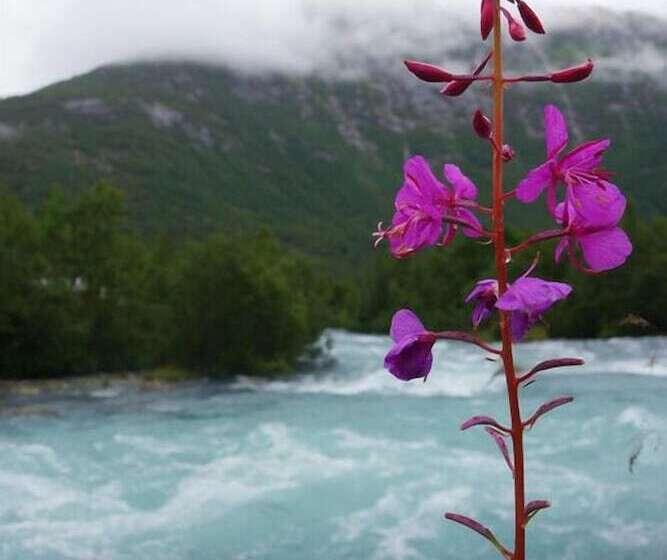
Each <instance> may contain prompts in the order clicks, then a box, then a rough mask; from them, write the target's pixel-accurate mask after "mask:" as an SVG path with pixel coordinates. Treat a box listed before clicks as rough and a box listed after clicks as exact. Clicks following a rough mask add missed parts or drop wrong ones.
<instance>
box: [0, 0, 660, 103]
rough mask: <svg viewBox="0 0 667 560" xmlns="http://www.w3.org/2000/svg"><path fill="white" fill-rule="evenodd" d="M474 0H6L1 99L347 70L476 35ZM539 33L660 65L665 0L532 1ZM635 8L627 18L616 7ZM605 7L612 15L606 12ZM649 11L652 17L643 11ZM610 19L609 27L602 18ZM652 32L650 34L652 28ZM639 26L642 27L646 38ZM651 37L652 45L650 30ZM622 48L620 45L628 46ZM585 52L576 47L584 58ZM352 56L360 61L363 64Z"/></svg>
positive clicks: (615, 58) (619, 60)
mask: <svg viewBox="0 0 667 560" xmlns="http://www.w3.org/2000/svg"><path fill="white" fill-rule="evenodd" d="M477 4H478V2H477V0H473V1H471V0H411V1H408V0H397V1H392V2H387V1H385V0H365V1H364V2H358V1H353V0H327V1H326V2H321V1H316V0H244V1H239V0H197V1H193V2H177V1H174V0H171V1H164V0H163V1H158V0H143V1H142V2H136V1H132V0H117V1H115V2H103V1H101V0H54V1H52V2H48V3H45V2H41V1H38V0H7V1H6V2H3V5H2V11H3V13H2V17H1V18H0V63H1V64H2V66H3V69H4V72H3V74H4V80H3V81H2V84H1V85H0V95H10V94H16V93H26V92H29V91H32V90H34V89H37V88H39V87H42V86H44V85H47V84H49V83H52V82H54V81H57V80H61V79H64V78H68V77H71V76H73V75H76V74H80V73H82V72H85V71H88V70H90V69H92V68H94V67H97V66H100V65H103V64H108V63H112V62H119V61H133V60H145V59H169V58H171V59H174V58H176V59H188V60H196V61H206V62H210V63H215V64H222V65H227V66H232V67H235V68H242V69H245V70H246V71H249V72H266V71H267V70H271V71H278V72H289V73H300V74H303V73H312V72H318V73H335V74H336V75H341V74H342V75H345V74H355V73H358V72H360V71H363V69H364V68H365V65H366V61H367V60H369V59H371V60H381V59H386V58H387V57H388V55H396V56H402V55H405V54H406V53H414V54H415V55H417V54H419V55H428V54H433V55H435V54H438V53H439V54H440V55H442V52H443V50H446V49H447V47H456V46H458V45H460V42H461V39H462V38H464V37H465V36H466V35H470V34H471V33H473V35H471V37H473V38H474V37H475V35H474V28H475V27H476V16H477ZM532 5H533V6H534V8H535V9H536V10H537V11H539V12H540V14H541V15H542V16H543V19H544V23H545V26H546V27H547V29H548V30H555V29H563V28H567V27H569V26H572V25H577V26H578V25H581V24H582V23H585V25H586V27H587V28H588V29H595V28H596V27H599V26H606V27H607V29H608V30H609V32H610V33H613V29H614V27H616V28H619V29H620V30H621V31H623V35H624V37H625V38H627V37H628V36H629V34H628V33H627V29H623V28H625V27H627V26H628V25H636V26H639V27H641V28H643V29H644V31H643V33H642V41H643V42H642V44H640V45H632V48H630V49H625V48H624V49H622V52H619V53H614V52H608V53H606V58H607V59H608V61H609V67H613V66H614V65H616V66H618V65H619V64H620V65H626V66H627V65H628V64H629V65H633V64H637V65H639V64H641V66H642V68H643V69H649V70H651V71H657V72H659V71H661V70H663V69H664V60H665V57H664V56H663V55H662V54H661V53H662V52H664V50H662V49H664V47H665V43H666V42H667V39H666V37H665V35H666V34H665V32H664V22H662V21H659V20H657V19H656V17H655V16H658V17H667V3H665V2H663V1H662V0H651V1H644V2H642V3H641V4H638V3H637V2H633V1H630V0H597V1H589V2H574V1H573V0H567V1H564V2H562V1H558V2H556V1H555V0H548V1H547V0H534V1H533V2H532ZM629 9H632V10H639V12H637V14H643V15H637V14H636V15H634V16H629V15H627V14H625V13H624V10H629ZM612 10H613V11H612ZM648 14H650V15H648ZM610 22H611V24H610ZM651 28H654V32H653V34H651V33H650V30H651ZM646 29H648V30H649V33H647V31H646ZM652 35H653V36H654V39H655V40H654V41H651V40H648V41H647V36H648V37H651V36H652ZM625 46H627V45H625ZM582 56H585V53H582ZM360 62H361V63H362V64H360Z"/></svg>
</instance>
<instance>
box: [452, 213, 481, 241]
mask: <svg viewBox="0 0 667 560" xmlns="http://www.w3.org/2000/svg"><path fill="white" fill-rule="evenodd" d="M456 215H457V217H458V218H460V219H462V220H465V221H466V222H467V223H469V224H470V225H471V226H472V227H465V226H462V231H463V235H465V236H466V237H472V238H473V239H475V238H477V237H480V236H481V235H482V224H481V223H480V221H479V220H478V219H477V216H475V214H473V213H472V212H471V211H470V210H468V209H466V208H457V209H456Z"/></svg>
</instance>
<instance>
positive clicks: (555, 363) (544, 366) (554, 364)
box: [520, 358, 584, 383]
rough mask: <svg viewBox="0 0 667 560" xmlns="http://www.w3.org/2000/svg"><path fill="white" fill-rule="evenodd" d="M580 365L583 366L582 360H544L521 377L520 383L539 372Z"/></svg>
mask: <svg viewBox="0 0 667 560" xmlns="http://www.w3.org/2000/svg"><path fill="white" fill-rule="evenodd" d="M582 365H584V360H582V359H581V358H556V359H555V360H546V361H544V362H540V363H539V364H537V365H536V366H535V367H534V368H533V369H531V370H530V371H529V372H528V373H526V374H525V375H523V376H522V377H521V379H520V381H521V383H525V382H526V381H528V380H529V379H531V378H533V377H534V376H535V375H537V374H538V373H539V372H541V371H545V370H548V369H554V368H559V367H572V366H582Z"/></svg>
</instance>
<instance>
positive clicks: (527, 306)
mask: <svg viewBox="0 0 667 560" xmlns="http://www.w3.org/2000/svg"><path fill="white" fill-rule="evenodd" d="M571 292H572V286H570V285H568V284H564V283H562V282H548V281H547V280H542V279H541V278H530V277H524V276H522V277H521V278H519V279H517V280H515V281H514V282H513V283H512V284H511V285H510V286H509V287H508V288H507V291H506V292H505V293H504V294H503V295H502V297H501V298H500V299H499V300H498V302H497V303H496V307H497V308H498V309H502V310H503V311H510V312H511V324H512V339H513V340H515V341H519V340H521V339H523V337H524V335H525V334H526V332H528V329H530V328H531V327H532V326H533V325H534V324H535V323H537V322H539V321H540V320H541V319H542V315H544V314H545V313H546V312H547V310H548V309H549V308H550V307H551V306H552V305H553V304H554V303H556V302H557V301H560V300H562V299H565V298H566V297H567V296H569V295H570V293H571Z"/></svg>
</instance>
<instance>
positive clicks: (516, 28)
mask: <svg viewBox="0 0 667 560" xmlns="http://www.w3.org/2000/svg"><path fill="white" fill-rule="evenodd" d="M510 37H512V39H514V40H515V41H519V42H521V41H525V40H526V30H525V29H524V27H523V25H521V24H520V23H519V22H518V21H516V20H515V19H513V20H512V21H510Z"/></svg>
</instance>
